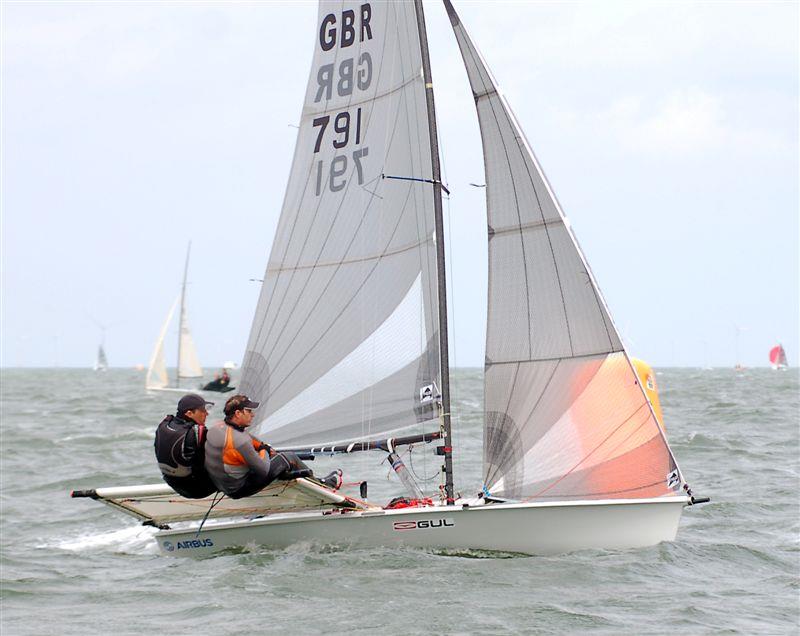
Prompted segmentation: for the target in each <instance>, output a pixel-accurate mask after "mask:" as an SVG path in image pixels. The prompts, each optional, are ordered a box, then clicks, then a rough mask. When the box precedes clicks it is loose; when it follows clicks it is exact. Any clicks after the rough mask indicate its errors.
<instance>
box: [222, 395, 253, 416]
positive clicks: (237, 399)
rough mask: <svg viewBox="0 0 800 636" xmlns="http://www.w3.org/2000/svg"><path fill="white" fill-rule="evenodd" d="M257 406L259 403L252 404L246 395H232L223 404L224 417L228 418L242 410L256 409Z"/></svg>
mask: <svg viewBox="0 0 800 636" xmlns="http://www.w3.org/2000/svg"><path fill="white" fill-rule="evenodd" d="M259 404H260V402H253V400H251V399H250V398H249V397H247V396H246V395H234V396H233V397H232V398H230V399H229V400H228V401H227V402H225V409H224V410H225V415H227V416H228V417H230V416H231V415H233V414H234V413H235V412H236V411H241V410H242V409H257V408H258V405H259Z"/></svg>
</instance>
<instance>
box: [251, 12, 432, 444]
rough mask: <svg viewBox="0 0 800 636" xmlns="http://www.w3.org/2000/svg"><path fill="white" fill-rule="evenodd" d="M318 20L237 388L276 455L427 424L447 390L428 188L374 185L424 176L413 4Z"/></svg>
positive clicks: (322, 15) (426, 159)
mask: <svg viewBox="0 0 800 636" xmlns="http://www.w3.org/2000/svg"><path fill="white" fill-rule="evenodd" d="M318 24H319V27H320V28H319V29H318V30H317V38H316V45H315V51H314V60H313V63H312V68H311V73H310V77H309V83H308V88H307V90H306V98H305V102H304V105H303V109H302V116H301V121H300V127H299V132H298V137H297V146H296V149H295V156H294V160H293V163H292V171H291V174H290V177H289V183H288V185H287V190H286V195H285V199H284V204H283V209H282V212H281V217H280V220H279V223H278V228H277V231H276V235H275V241H274V242H273V247H272V252H271V254H270V257H269V261H268V265H267V269H266V274H265V280H264V284H263V286H262V290H261V296H260V298H259V301H258V306H257V309H256V315H255V317H254V321H253V326H252V328H251V332H250V337H249V339H248V344H247V350H246V354H245V359H244V363H243V373H242V381H241V384H240V387H241V390H242V391H243V392H245V393H247V394H248V395H249V396H250V397H252V398H254V399H258V400H260V401H262V403H263V404H262V406H261V408H259V411H258V415H259V417H260V418H261V421H260V422H259V430H260V432H262V433H265V434H268V435H269V439H270V442H271V443H279V444H292V445H323V444H325V445H327V444H330V443H331V442H334V441H337V440H343V439H366V438H370V437H374V436H376V435H380V434H382V433H385V432H387V431H394V430H400V429H402V428H407V427H411V426H414V425H417V424H418V423H423V422H426V421H428V420H431V419H433V418H435V417H436V412H435V409H434V400H433V399H431V398H429V397H425V398H423V393H422V390H423V389H424V388H425V387H430V386H437V387H440V386H441V371H440V364H439V356H438V350H439V348H438V316H437V305H436V293H437V287H436V255H435V249H436V246H435V242H434V240H433V236H434V215H433V199H432V197H431V196H430V187H431V186H430V185H427V184H424V183H415V182H403V181H396V180H391V179H385V178H383V177H384V176H385V175H403V176H411V177H420V178H425V179H431V176H432V174H433V172H432V166H431V156H430V155H431V151H430V144H431V139H430V135H429V126H428V118H427V111H426V100H425V97H426V96H425V86H424V79H423V76H422V74H421V73H420V69H421V68H422V57H421V50H420V42H419V36H418V32H417V16H416V13H415V7H414V5H413V4H412V3H359V4H356V3H352V4H351V3H348V2H344V3H342V2H322V3H320V9H319V20H318ZM409 294H411V295H413V299H412V300H411V301H409ZM430 393H431V394H432V393H433V391H430ZM428 428H430V425H428Z"/></svg>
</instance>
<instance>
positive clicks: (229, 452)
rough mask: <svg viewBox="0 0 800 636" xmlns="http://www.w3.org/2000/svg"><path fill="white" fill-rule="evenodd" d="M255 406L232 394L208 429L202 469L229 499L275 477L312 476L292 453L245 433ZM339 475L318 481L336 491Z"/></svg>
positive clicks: (243, 494) (339, 473)
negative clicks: (278, 450) (221, 416)
mask: <svg viewBox="0 0 800 636" xmlns="http://www.w3.org/2000/svg"><path fill="white" fill-rule="evenodd" d="M258 404H259V403H258V402H253V401H252V400H250V399H249V398H248V397H247V396H246V395H234V396H233V397H232V398H230V399H229V400H228V401H227V402H225V419H224V420H223V421H222V422H217V423H216V424H214V425H213V426H212V427H211V428H209V429H208V440H207V441H206V469H207V470H208V474H209V476H210V477H211V480H212V481H213V482H214V484H215V485H216V486H217V488H218V489H219V490H220V491H221V492H224V493H225V494H226V495H228V496H229V497H230V498H231V499H241V498H242V497H248V496H250V495H253V494H255V493H257V492H258V491H259V490H261V489H262V488H264V487H265V486H267V485H268V484H270V483H271V482H272V481H274V480H275V479H277V478H284V479H287V478H288V479H292V478H295V477H311V476H312V473H311V470H310V469H309V468H308V466H306V465H305V464H303V462H302V461H300V460H299V459H298V457H297V456H296V455H295V454H294V453H286V452H284V453H276V452H275V451H274V450H273V449H272V448H270V447H269V446H268V445H267V444H265V443H264V442H262V441H261V440H259V439H257V438H255V437H253V436H252V435H250V433H248V432H247V430H246V429H247V427H248V426H250V425H251V424H252V423H253V410H254V409H257V408H258ZM341 475H342V471H340V470H337V471H334V472H333V473H331V474H330V475H328V476H327V477H326V478H325V479H323V480H320V481H321V482H322V483H324V484H325V485H326V486H329V487H331V488H334V489H337V488H339V487H340V486H341V484H342V477H341Z"/></svg>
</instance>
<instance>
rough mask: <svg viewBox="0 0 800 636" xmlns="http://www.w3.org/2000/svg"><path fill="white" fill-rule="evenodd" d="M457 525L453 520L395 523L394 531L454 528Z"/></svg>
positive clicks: (421, 520)
mask: <svg viewBox="0 0 800 636" xmlns="http://www.w3.org/2000/svg"><path fill="white" fill-rule="evenodd" d="M454 525H456V524H455V523H454V522H453V520H452V519H420V520H419V521H395V522H394V523H393V524H392V530H394V531H395V532H399V531H402V530H432V529H436V528H452V527H453V526H454Z"/></svg>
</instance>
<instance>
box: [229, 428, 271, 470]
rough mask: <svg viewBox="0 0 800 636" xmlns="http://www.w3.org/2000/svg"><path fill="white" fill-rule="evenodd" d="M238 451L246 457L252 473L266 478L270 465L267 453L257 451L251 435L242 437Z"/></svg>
mask: <svg viewBox="0 0 800 636" xmlns="http://www.w3.org/2000/svg"><path fill="white" fill-rule="evenodd" d="M236 450H238V451H239V452H240V453H241V455H242V457H244V460H245V461H246V462H247V465H248V466H249V467H250V470H251V471H253V472H254V473H256V474H257V475H259V476H262V477H265V478H266V476H267V474H268V473H269V465H270V460H269V456H268V455H267V451H265V450H261V451H257V450H256V449H255V447H254V445H253V438H252V437H250V436H249V435H242V436H241V441H240V442H239V443H238V444H237V445H236Z"/></svg>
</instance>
